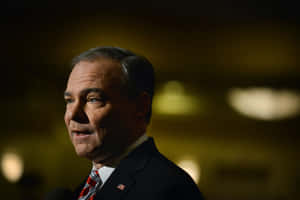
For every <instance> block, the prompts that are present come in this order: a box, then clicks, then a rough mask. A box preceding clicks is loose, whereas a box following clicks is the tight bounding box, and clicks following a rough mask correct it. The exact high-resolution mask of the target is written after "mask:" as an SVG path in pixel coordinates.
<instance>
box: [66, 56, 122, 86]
mask: <svg viewBox="0 0 300 200" xmlns="http://www.w3.org/2000/svg"><path fill="white" fill-rule="evenodd" d="M122 73H123V72H122V69H121V66H120V64H119V63H118V62H117V61H114V60H111V59H103V58H102V59H99V60H95V61H92V62H90V61H80V62H79V63H78V64H76V65H75V66H74V68H73V70H72V72H71V74H70V77H69V80H68V85H67V90H68V88H69V89H70V88H72V87H74V85H76V86H77V87H78V86H79V87H80V86H81V85H84V84H88V85H98V86H101V87H108V88H110V87H120V86H121V82H122V79H123V74H122Z"/></svg>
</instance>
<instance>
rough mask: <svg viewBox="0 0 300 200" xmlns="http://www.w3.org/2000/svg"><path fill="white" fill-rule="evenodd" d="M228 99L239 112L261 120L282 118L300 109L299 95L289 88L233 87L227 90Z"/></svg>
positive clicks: (294, 113)
mask: <svg viewBox="0 0 300 200" xmlns="http://www.w3.org/2000/svg"><path fill="white" fill-rule="evenodd" d="M228 101H229V104H230V105H231V106H232V107H233V108H234V109H235V110H236V111H238V112H239V113H241V114H243V115H245V116H248V117H252V118H256V119H261V120H279V119H284V118H288V117H292V116H294V115H296V114H298V113H299V111H300V95H299V94H298V93H297V92H295V91H291V90H278V91H277V90H274V89H271V88H249V89H240V88H235V89H231V90H230V91H229V93H228Z"/></svg>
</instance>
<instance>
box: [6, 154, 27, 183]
mask: <svg viewBox="0 0 300 200" xmlns="http://www.w3.org/2000/svg"><path fill="white" fill-rule="evenodd" d="M1 168H2V173H3V175H4V177H5V178H6V179H7V180H8V181H10V182H17V181H18V180H19V179H20V178H21V176H22V174H23V161H22V159H21V157H20V156H19V155H17V154H15V153H5V154H4V155H3V156H2V160H1Z"/></svg>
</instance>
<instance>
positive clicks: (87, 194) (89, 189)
mask: <svg viewBox="0 0 300 200" xmlns="http://www.w3.org/2000/svg"><path fill="white" fill-rule="evenodd" d="M98 184H101V179H100V176H99V173H98V171H97V170H92V172H91V174H90V176H89V177H88V179H87V181H86V184H85V186H84V187H83V189H82V191H81V192H80V194H79V197H78V200H93V199H94V198H95V196H96V188H97V185H98Z"/></svg>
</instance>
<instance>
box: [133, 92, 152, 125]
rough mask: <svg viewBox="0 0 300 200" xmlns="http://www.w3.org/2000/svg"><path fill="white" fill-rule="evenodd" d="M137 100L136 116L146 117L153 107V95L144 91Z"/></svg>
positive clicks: (139, 117)
mask: <svg viewBox="0 0 300 200" xmlns="http://www.w3.org/2000/svg"><path fill="white" fill-rule="evenodd" d="M136 100H137V104H136V106H137V107H136V111H137V112H136V116H137V118H138V119H141V118H143V119H145V117H146V115H147V113H148V112H150V109H151V97H150V95H149V94H148V93H147V92H142V93H140V94H139V96H138V97H137V99H136Z"/></svg>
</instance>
